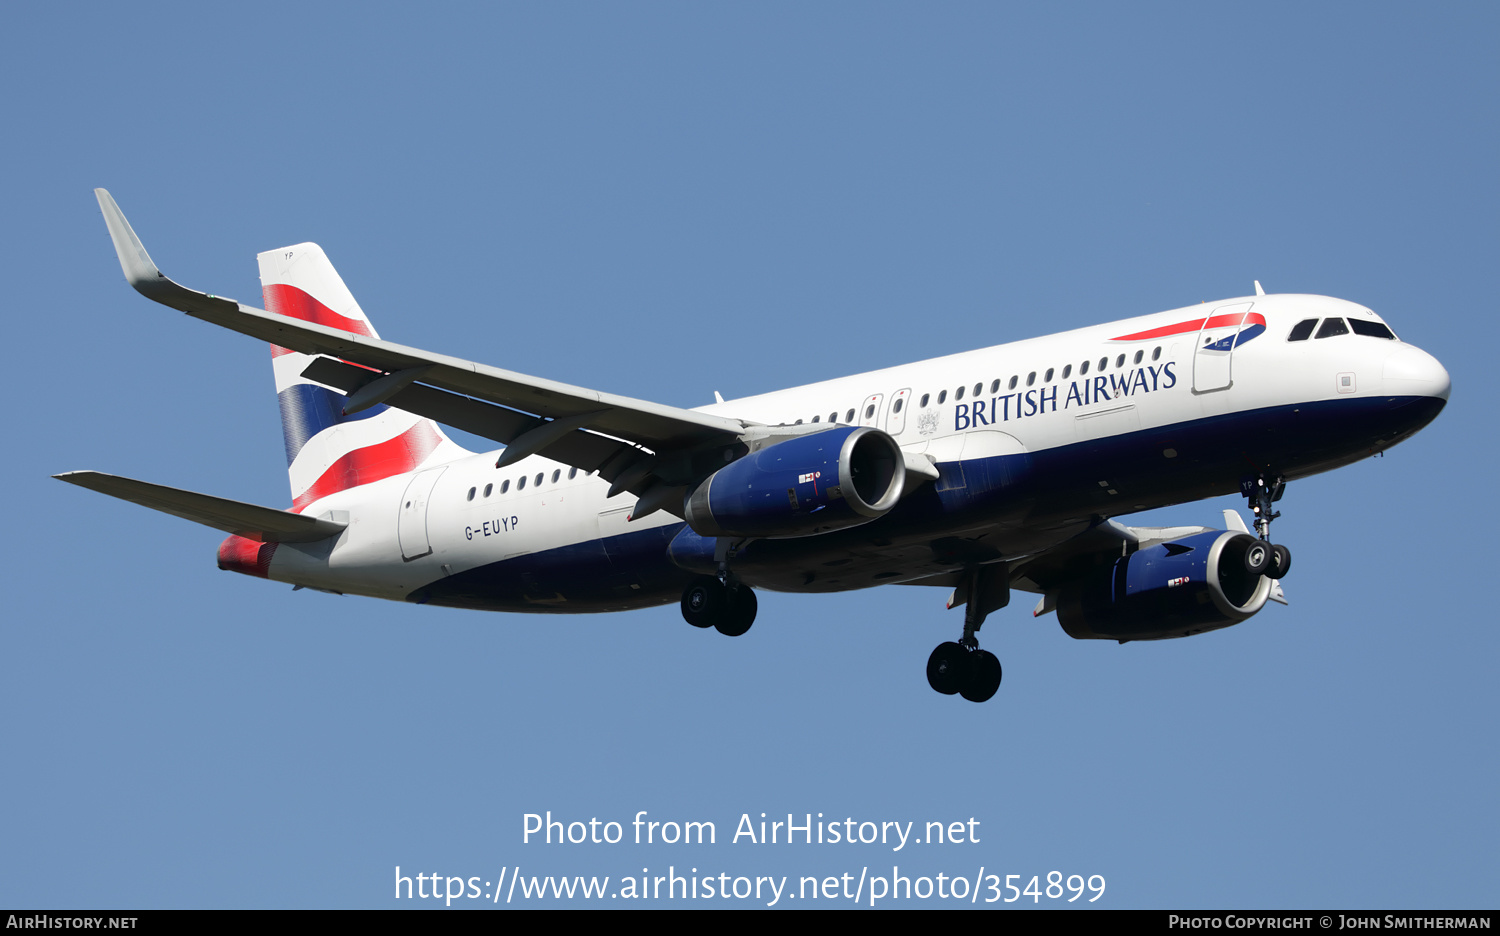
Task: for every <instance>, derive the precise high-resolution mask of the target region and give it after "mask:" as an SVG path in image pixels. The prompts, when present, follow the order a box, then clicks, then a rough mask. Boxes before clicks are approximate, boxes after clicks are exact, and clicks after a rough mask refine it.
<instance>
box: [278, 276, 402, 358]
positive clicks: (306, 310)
mask: <svg viewBox="0 0 1500 936" xmlns="http://www.w3.org/2000/svg"><path fill="white" fill-rule="evenodd" d="M260 294H261V296H262V298H264V299H265V303H266V310H267V311H269V312H275V313H276V314H277V315H285V316H286V317H287V318H294V319H301V320H302V321H304V322H312V323H313V324H314V325H326V326H328V327H329V328H337V329H338V330H339V331H346V332H353V333H354V334H356V335H368V336H369V337H372V338H373V337H374V335H372V334H371V333H370V326H369V325H368V324H367V323H365V322H362V321H360V320H359V319H352V318H347V317H345V316H342V315H340V314H338V313H337V312H335V311H333V310H332V309H330V308H328V306H326V305H324V304H323V303H321V302H319V301H318V300H316V299H314V298H313V297H312V296H309V295H308V294H307V293H305V292H303V291H302V290H300V289H298V288H297V287H296V286H288V285H287V284H286V283H271V284H270V285H269V286H264V287H262V288H261V291H260ZM286 353H287V349H286V348H283V347H281V346H280V345H271V357H273V358H274V357H280V356H281V355H283V354H286Z"/></svg>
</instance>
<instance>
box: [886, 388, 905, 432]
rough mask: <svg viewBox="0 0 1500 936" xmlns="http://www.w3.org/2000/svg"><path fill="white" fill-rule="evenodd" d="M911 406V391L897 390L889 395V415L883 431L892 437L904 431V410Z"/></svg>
mask: <svg viewBox="0 0 1500 936" xmlns="http://www.w3.org/2000/svg"><path fill="white" fill-rule="evenodd" d="M910 404H911V390H909V389H907V390H897V391H896V392H895V393H893V394H891V415H890V416H888V417H887V418H886V421H885V431H886V432H889V433H890V434H891V435H893V436H898V435H900V434H901V433H902V432H903V431H905V429H906V408H907V406H908V405H910Z"/></svg>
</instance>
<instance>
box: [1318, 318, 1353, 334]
mask: <svg viewBox="0 0 1500 936" xmlns="http://www.w3.org/2000/svg"><path fill="white" fill-rule="evenodd" d="M1347 334H1349V326H1348V325H1345V324H1344V320H1343V319H1341V318H1330V319H1324V320H1323V327H1322V328H1320V329H1318V334H1317V337H1319V338H1332V337H1333V336H1334V335H1347Z"/></svg>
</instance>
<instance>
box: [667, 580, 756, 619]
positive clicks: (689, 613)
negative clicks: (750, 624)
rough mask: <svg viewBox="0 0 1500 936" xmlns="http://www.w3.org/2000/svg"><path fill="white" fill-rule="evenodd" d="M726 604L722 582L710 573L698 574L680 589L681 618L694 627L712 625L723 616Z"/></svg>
mask: <svg viewBox="0 0 1500 936" xmlns="http://www.w3.org/2000/svg"><path fill="white" fill-rule="evenodd" d="M726 604H728V595H727V593H726V590H725V588H724V584H723V583H722V582H720V581H719V580H718V579H716V578H714V577H713V576H711V575H700V576H698V577H697V578H695V579H693V580H692V581H691V582H690V583H688V587H687V588H684V589H683V590H682V619H683V620H684V621H687V622H688V623H689V624H691V625H693V626H694V627H703V628H708V627H713V626H714V625H715V624H716V623H717V622H718V620H719V619H720V618H722V617H723V616H724V611H725V605H726ZM752 617H753V614H752Z"/></svg>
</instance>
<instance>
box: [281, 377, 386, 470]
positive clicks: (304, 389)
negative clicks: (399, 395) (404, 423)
mask: <svg viewBox="0 0 1500 936" xmlns="http://www.w3.org/2000/svg"><path fill="white" fill-rule="evenodd" d="M346 399H347V397H345V396H344V395H343V394H342V393H338V392H336V391H333V390H329V389H327V388H326V387H320V386H318V385H316V384H294V385H292V386H291V387H288V388H287V389H285V390H283V391H281V392H280V393H278V394H276V401H277V402H278V403H279V404H281V436H282V441H284V442H285V443H286V463H287V466H288V467H290V466H291V464H292V461H293V460H294V459H296V457H297V453H298V452H300V451H302V446H304V445H306V444H307V440H308V439H311V438H312V437H313V436H315V435H317V434H318V433H320V432H322V431H323V430H324V429H327V428H328V427H330V426H336V425H338V424H339V423H343V422H353V421H354V420H356V419H368V418H369V417H371V416H378V415H379V414H381V413H383V412H385V411H386V410H387V409H389V407H387V406H386V405H385V404H384V403H382V404H380V405H379V406H372V407H370V408H369V409H367V410H363V411H361V412H358V413H355V414H354V415H353V416H345V415H344V412H343V411H344V401H345V400H346Z"/></svg>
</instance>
